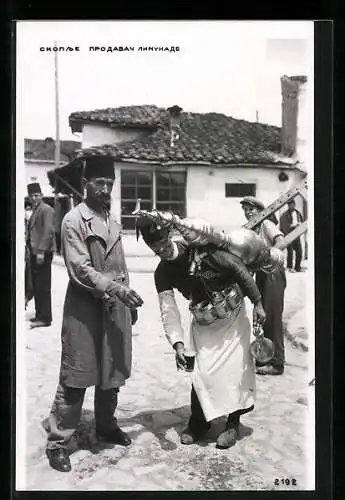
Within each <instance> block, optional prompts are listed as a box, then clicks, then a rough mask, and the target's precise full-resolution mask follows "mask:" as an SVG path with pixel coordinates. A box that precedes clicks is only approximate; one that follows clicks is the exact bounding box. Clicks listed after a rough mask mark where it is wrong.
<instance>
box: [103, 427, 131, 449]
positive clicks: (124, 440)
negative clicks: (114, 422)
mask: <svg viewBox="0 0 345 500" xmlns="http://www.w3.org/2000/svg"><path fill="white" fill-rule="evenodd" d="M96 436H97V438H98V439H99V440H101V441H106V442H107V443H112V444H120V445H122V446H129V445H130V444H131V443H132V440H131V438H130V437H129V435H128V434H127V433H126V432H124V431H123V430H122V429H120V427H117V428H115V429H111V430H107V431H97V430H96Z"/></svg>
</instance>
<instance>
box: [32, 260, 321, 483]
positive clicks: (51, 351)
mask: <svg viewBox="0 0 345 500" xmlns="http://www.w3.org/2000/svg"><path fill="white" fill-rule="evenodd" d="M292 276H295V275H291V280H292V279H294V280H296V279H298V280H300V283H299V284H298V285H296V287H291V292H293V293H291V294H289V293H287V304H286V308H287V311H289V313H290V315H292V316H293V315H294V314H293V311H294V310H295V314H296V313H297V312H298V311H299V310H300V309H301V308H303V304H301V302H300V296H299V295H296V289H297V288H298V289H301V288H303V287H302V286H301V285H302V283H304V284H305V282H304V281H303V279H302V278H300V277H298V278H292ZM300 276H303V275H302V274H301V275H300ZM288 279H289V280H290V278H288ZM131 284H132V286H133V288H135V289H136V290H137V291H138V293H140V295H142V297H143V298H144V300H145V305H144V307H143V309H142V310H141V311H140V315H139V320H138V322H137V324H136V325H135V326H134V329H133V369H132V376H131V378H130V379H129V380H128V382H127V384H126V386H125V387H124V388H122V389H121V391H120V395H119V406H118V410H117V416H118V420H119V423H120V425H121V426H122V427H123V429H124V430H126V431H127V432H128V433H129V434H130V435H131V437H132V439H133V444H132V446H130V447H128V448H123V447H120V446H113V447H111V446H105V445H100V443H99V442H97V440H96V438H95V436H94V430H93V424H94V422H93V389H92V388H90V389H88V390H87V392H86V398H85V403H84V407H83V408H84V409H83V414H82V420H81V424H80V429H79V430H78V432H77V436H76V438H75V439H73V441H72V443H71V452H72V454H71V462H72V466H73V470H72V472H70V473H59V472H57V471H54V470H53V469H51V468H50V467H49V465H48V462H47V459H46V457H45V450H44V447H45V439H46V434H45V431H44V423H45V419H46V417H47V415H48V412H49V409H50V406H51V403H52V399H53V396H54V393H55V389H56V385H57V382H58V369H59V361H60V328H61V320H62V306H63V301H64V294H65V289H66V285H67V273H66V270H65V268H64V267H63V266H58V265H53V299H52V300H53V317H54V322H53V324H52V326H51V327H49V328H44V329H34V330H29V329H28V330H27V332H26V335H27V336H26V346H25V349H26V351H25V363H26V367H25V373H26V389H27V391H26V398H27V419H26V422H27V424H26V433H27V448H26V484H27V486H26V489H27V490H71V491H78V490H100V491H102V490H112V491H115V490H131V491H144V490H282V489H285V490H301V489H308V488H309V487H310V483H309V482H308V478H307V466H308V463H311V458H309V457H308V442H310V441H311V436H309V434H308V432H309V433H310V432H311V429H312V428H313V424H312V423H308V418H309V416H308V415H309V412H310V406H309V407H308V405H307V404H306V402H307V399H308V396H309V393H310V396H311V397H312V396H313V394H312V391H313V387H312V386H308V381H309V380H310V377H311V375H310V373H308V370H307V353H306V352H304V351H301V350H299V349H297V348H296V347H293V346H291V345H290V344H289V343H287V345H286V360H287V362H286V369H285V373H284V375H283V376H280V377H260V376H257V389H258V390H257V393H258V400H257V404H256V408H255V411H254V412H252V413H250V414H248V415H246V416H244V417H243V425H242V428H241V435H240V438H241V439H239V440H238V441H237V443H236V445H235V446H234V447H233V448H231V449H229V450H218V449H216V448H215V439H216V436H217V433H219V432H220V431H221V430H222V426H223V425H224V423H225V422H224V418H221V419H218V420H217V421H215V422H214V423H213V425H212V428H211V430H210V431H209V434H208V435H207V437H206V439H205V440H204V441H203V442H200V443H198V444H195V445H192V446H189V447H186V446H183V445H181V444H180V442H179V434H180V433H181V431H182V429H183V428H184V427H185V424H186V422H187V419H188V417H189V393H190V380H189V374H187V373H185V372H177V371H176V366H175V360H174V355H173V352H172V349H171V348H170V346H169V344H168V342H167V340H166V339H165V337H164V333H163V331H162V327H161V322H160V317H159V309H158V299H157V297H156V294H155V291H154V283H153V275H152V273H150V272H146V273H131ZM288 290H289V286H288ZM296 297H297V299H298V300H297V301H296ZM178 302H179V304H180V306H181V308H182V309H183V311H184V312H183V314H182V317H183V323H184V325H185V326H186V325H187V323H188V315H187V309H186V303H185V301H184V300H183V299H182V297H181V296H179V295H178ZM294 304H295V305H294ZM32 312H33V304H32V303H31V304H30V305H29V308H28V311H26V319H28V318H29V317H30V315H32ZM148 312H149V313H148ZM276 480H278V483H279V484H275V482H277V481H276ZM284 481H285V482H284ZM288 482H290V484H286V483H288ZM292 482H295V483H296V484H292ZM283 483H284V484H283Z"/></svg>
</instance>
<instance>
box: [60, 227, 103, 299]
mask: <svg viewBox="0 0 345 500" xmlns="http://www.w3.org/2000/svg"><path fill="white" fill-rule="evenodd" d="M61 247H62V252H63V256H64V260H65V264H66V267H67V271H68V275H69V278H70V280H71V281H72V282H73V283H75V284H77V285H79V286H81V287H82V288H84V289H85V290H88V291H90V292H91V293H95V294H97V293H100V294H103V293H104V292H105V291H106V289H107V288H108V286H109V285H110V284H111V282H112V279H111V278H110V277H107V276H106V275H104V274H103V273H101V272H99V271H96V269H95V268H94V267H93V266H92V264H91V259H90V254H89V251H88V248H87V245H86V242H85V240H84V239H83V237H82V233H81V230H80V229H79V228H78V227H76V225H75V222H74V221H72V220H68V219H67V220H66V219H65V220H64V221H63V224H62V231H61Z"/></svg>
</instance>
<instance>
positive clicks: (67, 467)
mask: <svg viewBox="0 0 345 500" xmlns="http://www.w3.org/2000/svg"><path fill="white" fill-rule="evenodd" d="M46 454H47V457H48V460H49V465H50V467H52V468H53V469H55V470H58V471H60V472H70V471H71V470H72V467H71V462H70V459H69V456H68V453H67V451H66V450H65V449H64V448H56V449H53V450H47V451H46Z"/></svg>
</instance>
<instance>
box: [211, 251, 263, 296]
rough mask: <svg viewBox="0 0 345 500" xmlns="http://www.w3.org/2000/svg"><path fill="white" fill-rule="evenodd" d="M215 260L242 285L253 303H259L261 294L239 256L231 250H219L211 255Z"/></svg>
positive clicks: (243, 290)
mask: <svg viewBox="0 0 345 500" xmlns="http://www.w3.org/2000/svg"><path fill="white" fill-rule="evenodd" d="M212 260H213V262H214V263H215V264H216V265H217V266H218V267H219V268H220V269H222V270H223V271H224V273H226V274H229V275H230V276H231V277H232V279H234V280H235V281H236V283H237V284H238V285H239V286H240V287H241V290H242V292H243V293H244V295H245V296H246V297H248V298H249V299H250V301H251V302H252V303H253V304H257V303H258V302H259V301H260V300H261V294H260V291H259V289H258V287H257V284H256V283H255V281H254V278H253V276H252V275H251V274H250V272H249V271H248V269H247V268H246V266H245V265H244V264H243V262H241V261H240V260H239V259H238V258H236V257H235V256H233V255H231V254H230V253H229V252H226V251H223V250H217V251H216V252H214V253H213V254H212V256H211V262H212Z"/></svg>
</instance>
